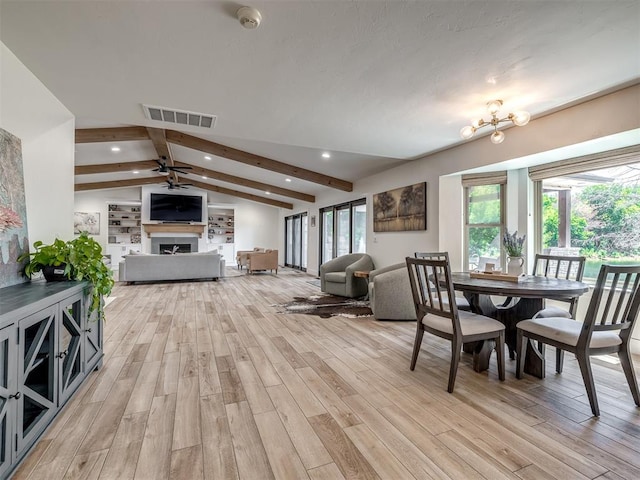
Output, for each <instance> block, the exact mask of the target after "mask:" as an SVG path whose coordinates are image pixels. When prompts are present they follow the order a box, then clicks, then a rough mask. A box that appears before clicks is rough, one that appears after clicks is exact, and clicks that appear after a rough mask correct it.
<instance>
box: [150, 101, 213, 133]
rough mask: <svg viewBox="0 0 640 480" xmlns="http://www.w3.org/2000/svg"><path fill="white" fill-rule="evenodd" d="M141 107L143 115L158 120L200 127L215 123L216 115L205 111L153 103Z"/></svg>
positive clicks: (210, 125)
mask: <svg viewBox="0 0 640 480" xmlns="http://www.w3.org/2000/svg"><path fill="white" fill-rule="evenodd" d="M142 109H143V110H144V116H145V117H147V118H148V119H149V120H156V121H158V122H167V123H174V124H177V125H189V126H191V127H202V128H213V127H214V126H215V124H216V116H215V115H209V114H207V113H197V112H187V111H186V110H175V109H172V108H165V107H155V106H153V105H142Z"/></svg>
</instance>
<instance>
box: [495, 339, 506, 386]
mask: <svg viewBox="0 0 640 480" xmlns="http://www.w3.org/2000/svg"><path fill="white" fill-rule="evenodd" d="M496 360H497V361H498V378H499V379H500V380H501V381H503V382H504V330H502V331H501V332H500V335H499V336H498V338H497V339H496Z"/></svg>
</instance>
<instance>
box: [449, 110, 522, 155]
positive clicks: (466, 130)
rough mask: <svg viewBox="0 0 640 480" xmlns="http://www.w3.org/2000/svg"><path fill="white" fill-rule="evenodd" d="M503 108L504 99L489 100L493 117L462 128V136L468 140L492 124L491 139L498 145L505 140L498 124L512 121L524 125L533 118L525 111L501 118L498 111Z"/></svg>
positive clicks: (490, 112)
mask: <svg viewBox="0 0 640 480" xmlns="http://www.w3.org/2000/svg"><path fill="white" fill-rule="evenodd" d="M501 108H502V100H491V101H490V102H487V111H488V112H489V115H491V119H490V120H484V119H482V118H481V119H479V120H474V121H473V123H472V124H471V125H467V126H466V127H463V128H462V129H461V130H460V136H461V137H462V138H464V139H465V140H467V139H469V138H471V137H473V135H474V134H475V133H476V131H477V130H479V129H481V128H483V127H487V126H489V125H491V126H492V127H493V133H492V134H491V141H492V142H493V143H495V144H496V145H497V144H498V143H502V142H504V133H503V132H500V131H498V125H500V124H501V123H505V122H512V123H513V124H514V125H517V126H518V127H522V126H524V125H526V124H527V123H529V120H530V119H531V115H530V114H529V112H524V111H520V112H514V113H510V114H509V115H507V116H506V117H504V118H499V117H498V112H499V111H500V109H501Z"/></svg>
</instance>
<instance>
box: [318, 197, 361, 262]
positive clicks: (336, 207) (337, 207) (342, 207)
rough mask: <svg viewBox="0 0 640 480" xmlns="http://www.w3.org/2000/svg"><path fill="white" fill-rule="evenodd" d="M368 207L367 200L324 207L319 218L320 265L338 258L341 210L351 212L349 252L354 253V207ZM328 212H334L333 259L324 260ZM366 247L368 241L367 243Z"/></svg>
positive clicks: (319, 212)
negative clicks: (326, 215) (325, 219)
mask: <svg viewBox="0 0 640 480" xmlns="http://www.w3.org/2000/svg"><path fill="white" fill-rule="evenodd" d="M360 205H365V206H366V205H367V199H366V198H359V199H357V200H352V201H349V202H343V203H339V204H336V205H330V206H328V207H323V208H321V209H320V210H319V211H318V214H319V215H318V216H319V218H320V228H319V235H320V238H319V243H320V248H318V257H319V263H318V265H322V264H323V263H324V262H327V261H329V260H331V259H333V258H336V256H337V251H338V211H339V210H347V211H348V212H349V252H348V253H353V231H354V226H353V207H356V206H360ZM326 212H333V239H332V249H331V258H327V259H324V258H323V256H324V229H325V225H324V224H325V222H324V214H325V213H326ZM365 247H366V241H365Z"/></svg>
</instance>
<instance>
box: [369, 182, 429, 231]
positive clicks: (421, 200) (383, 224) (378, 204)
mask: <svg viewBox="0 0 640 480" xmlns="http://www.w3.org/2000/svg"><path fill="white" fill-rule="evenodd" d="M426 229H427V182H422V183H416V184H415V185H409V186H407V187H402V188H396V189H394V190H389V191H386V192H382V193H376V194H374V195H373V231H374V232H408V231H415V230H426Z"/></svg>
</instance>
